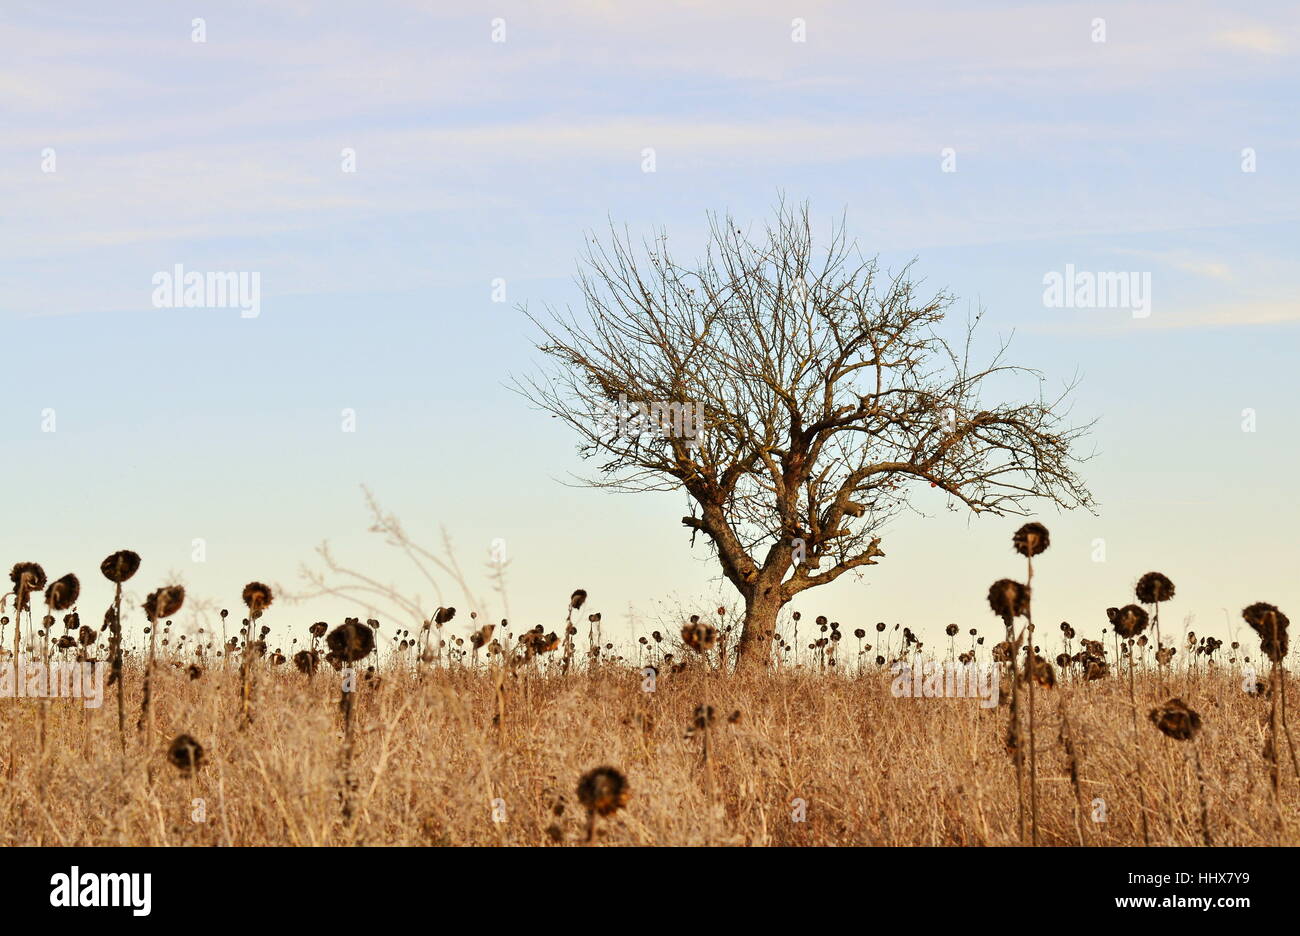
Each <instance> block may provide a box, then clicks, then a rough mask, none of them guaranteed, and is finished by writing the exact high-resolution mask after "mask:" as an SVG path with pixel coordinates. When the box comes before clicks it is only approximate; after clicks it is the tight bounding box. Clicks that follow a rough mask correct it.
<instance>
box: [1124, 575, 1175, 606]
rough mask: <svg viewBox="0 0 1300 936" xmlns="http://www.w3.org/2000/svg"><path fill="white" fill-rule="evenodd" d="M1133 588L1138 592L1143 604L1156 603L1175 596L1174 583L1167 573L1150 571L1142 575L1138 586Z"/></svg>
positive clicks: (1138, 597)
mask: <svg viewBox="0 0 1300 936" xmlns="http://www.w3.org/2000/svg"><path fill="white" fill-rule="evenodd" d="M1133 590H1134V592H1136V593H1137V600H1138V601H1140V602H1142V603H1143V604H1156V603H1158V602H1161V601H1168V600H1169V599H1170V598H1172V597H1174V583H1173V582H1171V581H1169V577H1168V576H1167V575H1162V574H1161V573H1159V572H1148V573H1147V574H1146V575H1144V576H1142V577H1141V578H1140V579H1138V583H1137V588H1135V589H1133Z"/></svg>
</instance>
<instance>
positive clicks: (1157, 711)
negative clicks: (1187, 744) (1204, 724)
mask: <svg viewBox="0 0 1300 936" xmlns="http://www.w3.org/2000/svg"><path fill="white" fill-rule="evenodd" d="M1147 717H1148V718H1150V719H1151V721H1152V723H1154V724H1155V726H1156V727H1157V728H1159V729H1160V731H1161V733H1163V734H1165V735H1167V736H1169V737H1171V738H1173V739H1174V740H1175V741H1190V740H1191V739H1193V738H1195V737H1196V734H1197V732H1199V731H1200V730H1201V716H1200V715H1198V714H1197V713H1196V712H1194V711H1192V710H1191V709H1190V708H1189V707H1188V706H1187V703H1186V702H1184V701H1183V700H1182V699H1170V700H1169V701H1168V702H1166V703H1165V704H1164V705H1162V706H1160V707H1159V708H1153V709H1152V710H1151V711H1150V713H1149V714H1148V716H1147Z"/></svg>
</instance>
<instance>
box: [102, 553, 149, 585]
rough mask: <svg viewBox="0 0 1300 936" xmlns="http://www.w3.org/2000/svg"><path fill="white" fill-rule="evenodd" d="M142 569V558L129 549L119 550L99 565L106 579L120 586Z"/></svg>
mask: <svg viewBox="0 0 1300 936" xmlns="http://www.w3.org/2000/svg"><path fill="white" fill-rule="evenodd" d="M139 569H140V556H139V555H138V554H137V553H133V552H131V550H129V549H119V550H118V551H117V552H115V553H113V555H111V556H109V557H108V558H107V559H105V560H104V561H103V562H101V563H100V564H99V571H100V572H102V573H104V578H106V579H108V580H109V581H110V582H115V583H116V584H118V585H120V584H122V583H123V582H125V581H126V580H127V579H129V578H130V577H131V576H133V575H135V573H136V572H138V571H139Z"/></svg>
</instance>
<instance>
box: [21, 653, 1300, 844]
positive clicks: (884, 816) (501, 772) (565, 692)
mask: <svg viewBox="0 0 1300 936" xmlns="http://www.w3.org/2000/svg"><path fill="white" fill-rule="evenodd" d="M371 659H372V660H373V657H371ZM496 659H498V660H499V659H500V657H497V658H496ZM173 663H174V664H175V665H173ZM534 665H535V664H525V665H524V666H522V667H520V668H518V669H515V670H512V671H508V672H507V671H505V670H502V669H500V668H498V669H495V670H493V669H490V668H489V667H488V665H487V664H486V663H480V665H479V668H478V670H477V671H471V670H470V669H469V668H468V667H465V666H457V667H453V668H445V667H444V668H441V669H436V668H427V667H426V668H425V669H423V670H420V669H419V668H418V667H416V666H414V665H411V664H409V663H408V662H406V661H403V662H400V663H396V662H395V663H392V664H386V665H385V666H383V667H381V669H380V672H379V673H378V674H377V675H372V676H369V677H364V678H362V679H360V680H359V690H358V694H357V696H356V710H355V718H356V723H355V724H356V738H355V749H354V752H353V756H352V771H351V776H352V777H353V784H354V786H355V789H354V791H353V793H352V794H351V800H352V803H353V807H354V808H353V810H352V814H351V817H350V818H345V816H344V812H343V810H342V808H341V803H342V797H341V792H342V788H341V784H342V782H343V780H342V776H343V771H342V768H341V760H340V751H341V747H342V741H343V728H342V719H341V715H340V705H339V698H340V694H339V684H340V676H339V674H338V673H337V672H335V671H334V670H332V669H331V668H329V667H322V669H321V671H320V672H319V673H317V675H316V676H315V678H314V679H313V680H310V681H309V680H308V678H307V677H306V676H304V675H302V674H300V673H297V672H295V671H294V670H293V666H292V664H291V663H290V664H287V665H281V666H271V665H270V664H269V662H268V661H267V660H266V659H259V660H257V661H255V662H254V664H253V669H254V670H255V672H254V680H253V685H254V689H253V692H254V696H253V713H254V717H253V721H252V724H251V725H249V726H247V727H241V719H240V704H241V678H240V671H239V670H240V668H239V663H238V660H236V659H231V660H228V661H227V666H226V668H225V669H223V668H222V665H221V662H220V661H218V662H217V663H216V665H215V666H211V667H206V668H205V670H204V673H203V675H202V676H201V677H200V678H199V679H197V680H191V679H190V678H189V676H188V674H187V673H186V669H185V667H184V666H182V665H180V663H179V661H160V669H159V671H158V672H157V674H156V676H155V679H154V686H153V699H154V702H153V704H154V718H155V720H156V733H155V735H154V736H152V737H148V738H144V737H143V736H142V735H141V734H139V733H137V732H136V730H135V721H136V717H137V716H138V713H139V711H140V701H141V700H140V686H141V673H140V671H139V669H138V668H136V664H134V663H131V662H128V665H127V671H126V675H127V679H126V686H127V699H126V701H127V708H126V711H127V726H128V728H127V739H126V740H127V745H126V754H125V756H123V754H122V750H121V747H120V745H119V738H118V726H117V716H116V702H115V700H114V699H113V697H112V695H111V693H112V691H113V690H111V689H110V690H107V694H106V698H105V701H104V705H103V707H102V708H99V709H95V710H88V709H85V708H84V707H83V706H82V704H81V702H80V701H76V700H66V699H60V700H53V701H37V700H15V699H4V700H0V731H3V736H4V739H5V743H3V744H0V758H4V761H5V763H4V765H3V769H0V842H2V843H3V844H6V845H10V844H46V845H51V844H105V845H128V844H129V845H137V844H150V845H262V844H293V845H339V844H366V845H380V844H400V845H433V844H437V845H553V844H556V842H557V840H558V841H559V842H564V843H571V844H580V843H582V842H583V841H584V840H585V838H586V831H587V815H586V813H585V811H584V810H583V809H582V807H581V806H580V804H579V803H578V798H577V795H576V789H577V785H578V782H579V779H580V777H581V776H582V775H583V774H584V773H585V772H586V771H588V770H591V769H592V768H594V767H598V766H603V765H610V766H613V767H616V768H617V769H618V770H619V771H621V772H622V773H623V774H624V775H625V776H626V777H627V779H628V781H629V783H630V787H631V797H630V800H629V801H628V804H627V806H626V808H625V809H622V810H620V811H617V812H615V813H613V814H612V815H610V816H608V817H604V818H601V819H600V820H599V821H598V822H597V824H596V837H595V841H597V842H600V843H608V844H644V845H649V844H706V843H711V844H753V845H828V844H846V845H847V844H888V845H897V844H904V845H914V844H927V845H929V844H933V845H1007V844H1016V843H1017V842H1019V841H1020V837H1019V830H1018V823H1017V791H1016V788H1015V772H1014V769H1013V765H1012V761H1011V759H1010V757H1009V756H1008V754H1007V753H1006V750H1005V748H1004V746H1003V744H1004V741H1005V738H1006V733H1007V721H1008V719H1007V708H1006V706H1005V705H1004V706H1001V707H998V708H994V709H985V708H982V707H980V705H979V704H978V702H977V701H975V700H958V699H909V698H894V697H893V695H892V694H891V693H890V681H891V677H890V676H889V674H888V673H887V672H884V671H881V670H876V669H871V670H868V671H867V672H865V673H863V674H862V675H860V676H856V677H855V676H848V675H845V674H840V675H829V674H822V673H819V672H816V671H812V670H809V671H805V670H802V669H800V670H791V669H786V670H784V671H782V672H769V673H764V674H759V675H755V676H752V677H745V676H741V677H736V676H726V675H723V674H720V673H718V672H717V671H716V670H707V669H705V668H704V667H703V666H702V665H701V664H700V662H699V661H698V660H694V661H692V662H691V663H690V664H688V666H687V667H686V669H685V670H684V671H683V672H680V673H674V672H671V670H665V671H664V672H663V673H662V674H661V675H660V676H659V678H658V680H657V685H656V691H654V692H653V693H647V692H645V691H643V690H642V676H641V674H640V673H639V672H638V671H637V670H635V669H633V668H631V667H624V666H620V665H618V664H605V665H602V666H599V667H597V668H596V670H595V671H594V672H587V671H586V670H583V671H574V672H571V673H570V674H569V675H568V676H567V677H560V676H558V675H554V674H552V675H545V674H544V673H543V672H541V671H536V672H535V671H533V667H534ZM498 676H500V677H501V678H500V679H498ZM1164 679H1165V682H1166V683H1167V685H1166V687H1165V691H1164V692H1163V693H1162V692H1161V691H1160V689H1159V686H1158V677H1157V675H1156V674H1155V673H1154V672H1152V671H1149V670H1144V671H1139V673H1138V676H1137V679H1136V695H1137V703H1138V708H1139V713H1138V715H1139V717H1138V721H1137V730H1138V732H1139V737H1138V741H1139V743H1138V745H1137V746H1136V747H1137V749H1138V750H1140V752H1141V756H1142V758H1143V765H1142V776H1143V777H1144V778H1145V779H1144V785H1145V786H1144V792H1145V802H1146V804H1147V807H1148V809H1149V814H1148V823H1149V827H1150V836H1151V843H1152V844H1153V845H1159V844H1176V845H1199V844H1201V843H1202V841H1203V832H1202V829H1201V806H1200V801H1199V797H1198V784H1197V776H1196V768H1195V763H1194V757H1193V752H1194V748H1193V745H1195V746H1196V748H1197V749H1199V752H1200V755H1201V761H1202V765H1203V771H1204V784H1205V791H1206V803H1207V814H1208V822H1209V826H1210V832H1211V834H1212V836H1213V841H1214V843H1215V844H1221V845H1267V844H1276V843H1278V842H1285V843H1289V844H1294V843H1297V842H1300V834H1298V832H1300V790H1298V789H1297V780H1296V777H1295V776H1294V775H1293V773H1292V771H1291V770H1290V764H1289V763H1288V762H1287V758H1286V752H1285V750H1284V751H1282V752H1280V754H1281V759H1282V761H1283V763H1284V765H1285V767H1286V769H1285V770H1284V772H1283V773H1282V775H1281V784H1280V787H1281V792H1280V796H1279V801H1278V805H1280V816H1281V821H1282V828H1281V829H1280V830H1279V828H1278V825H1277V819H1278V814H1279V810H1278V809H1276V808H1275V801H1274V794H1273V790H1272V787H1271V784H1270V781H1269V761H1268V760H1267V759H1266V757H1265V754H1264V747H1265V744H1266V740H1267V737H1268V724H1269V713H1270V707H1271V703H1270V700H1269V699H1267V698H1264V697H1263V696H1262V695H1261V696H1252V695H1250V694H1248V693H1246V692H1245V691H1243V689H1242V685H1241V679H1240V677H1239V676H1238V675H1236V674H1235V672H1234V671H1233V670H1232V669H1231V668H1229V667H1225V666H1219V667H1210V668H1209V670H1208V671H1206V670H1205V668H1204V667H1203V668H1202V671H1201V672H1200V673H1189V672H1186V671H1176V672H1172V673H1171V672H1170V671H1169V670H1166V672H1165V676H1164ZM1288 682H1293V681H1292V680H1289V681H1288ZM498 684H499V685H500V688H499V689H498ZM1005 688H1006V687H1005V685H1004V690H1005ZM1008 694H1009V693H1007V692H1005V691H1004V693H1003V696H1004V698H1005V697H1006V695H1008ZM1171 695H1177V696H1180V697H1181V698H1182V699H1184V700H1186V701H1187V703H1188V704H1190V705H1191V706H1192V707H1193V708H1195V709H1196V710H1197V711H1199V712H1200V713H1201V716H1202V718H1203V720H1204V729H1203V730H1202V731H1201V732H1200V734H1199V735H1198V736H1197V739H1196V740H1195V741H1194V742H1178V741H1174V740H1171V739H1168V738H1166V737H1165V736H1163V735H1162V734H1160V733H1159V732H1158V731H1157V730H1156V728H1155V727H1154V726H1153V725H1152V724H1151V722H1150V721H1149V720H1148V718H1147V712H1148V709H1150V708H1153V707H1155V706H1157V705H1159V704H1162V703H1163V702H1164V701H1165V700H1166V699H1167V698H1168V697H1169V696H1171ZM1062 697H1064V699H1065V700H1066V703H1067V707H1066V711H1067V712H1068V716H1069V721H1070V729H1071V732H1070V737H1071V741H1072V744H1073V749H1074V751H1075V753H1076V755H1077V757H1078V765H1079V773H1078V777H1079V787H1078V789H1079V791H1080V793H1081V796H1082V799H1083V800H1084V806H1085V812H1084V813H1083V815H1082V816H1080V815H1079V814H1078V802H1079V800H1078V798H1077V797H1076V791H1075V786H1074V785H1073V784H1072V783H1071V780H1070V778H1069V766H1068V760H1067V757H1066V754H1065V750H1064V747H1063V743H1062V740H1061V730H1060V729H1061V714H1060V713H1061V706H1060V700H1061V699H1062ZM1035 702H1036V709H1037V711H1036V712H1035V717H1036V727H1037V730H1036V736H1037V773H1038V783H1039V790H1038V824H1039V837H1040V842H1041V843H1042V844H1045V845H1077V844H1079V843H1080V841H1081V839H1082V841H1083V842H1085V843H1086V844H1089V845H1133V844H1139V845H1140V844H1141V843H1142V840H1143V837H1142V831H1141V824H1140V822H1139V813H1138V809H1139V807H1138V803H1139V796H1138V788H1137V780H1136V777H1137V771H1136V770H1135V764H1134V751H1135V745H1134V738H1133V718H1132V712H1131V709H1130V706H1129V701H1128V686H1127V679H1126V678H1122V679H1116V678H1113V677H1112V678H1107V679H1102V680H1098V681H1095V682H1090V683H1085V682H1082V681H1071V680H1068V679H1063V680H1062V681H1061V684H1060V685H1059V686H1058V687H1057V688H1056V689H1050V690H1049V689H1041V688H1040V689H1039V691H1038V692H1037V694H1036V697H1035ZM1292 702H1294V698H1293V699H1292ZM1025 704H1026V702H1025V698H1024V696H1023V695H1022V698H1021V705H1022V706H1023V705H1025ZM701 705H708V706H712V707H713V709H714V710H715V713H716V717H715V719H714V721H713V723H712V724H711V725H710V726H709V727H708V728H707V729H704V730H700V729H699V728H698V727H697V728H696V730H695V731H693V732H692V733H691V736H690V737H687V734H688V730H689V729H690V728H691V727H692V723H693V721H694V720H695V714H696V710H697V707H698V706H701ZM42 708H44V709H45V729H44V730H45V732H46V744H45V748H44V751H43V752H42V748H41V740H40V738H41V725H42V714H41V710H42ZM498 711H504V719H502V720H500V721H499V722H497V723H494V717H495V716H496V715H497V713H498ZM737 711H738V712H739V713H740V716H739V719H738V721H736V722H735V723H732V722H730V721H729V717H730V716H731V715H732V713H733V712H737ZM183 733H185V734H189V735H192V736H193V737H194V738H195V739H197V741H198V742H199V743H200V744H201V745H202V746H203V749H204V750H203V761H202V766H201V767H200V768H199V769H198V770H196V771H195V772H194V775H193V776H192V777H191V776H187V775H185V774H184V773H183V772H182V771H181V770H180V769H178V768H177V767H176V766H174V765H173V764H172V763H169V762H168V759H167V750H168V746H169V745H170V743H171V742H172V739H173V738H175V737H176V736H178V735H180V734H183ZM706 735H707V737H706ZM11 739H13V740H16V742H17V743H16V745H15V746H14V747H13V748H12V749H11V748H10V740H11ZM706 741H707V744H708V750H709V758H708V761H707V763H706V762H705V759H704V755H703V752H704V750H705V744H706ZM1283 746H1285V741H1283ZM11 751H12V754H11ZM11 756H12V757H13V759H12V760H11ZM796 799H798V800H802V801H803V802H804V804H805V807H804V809H805V815H806V821H802V822H796V821H793V819H792V813H794V812H795V811H796V810H797V808H798V804H797V803H794V802H793V801H795V800H796ZM200 800H201V801H202V803H201V804H200V803H199V802H198V801H200ZM494 800H498V801H500V802H497V803H496V804H495V808H494ZM1096 801H1102V802H1101V803H1100V804H1097V803H1096ZM200 806H201V808H202V810H203V821H194V818H193V817H194V816H195V815H197V813H196V810H197V809H199V808H200ZM557 808H558V809H559V814H557ZM1094 813H1096V816H1097V817H1102V816H1104V821H1094ZM494 815H495V816H496V817H497V818H503V821H494Z"/></svg>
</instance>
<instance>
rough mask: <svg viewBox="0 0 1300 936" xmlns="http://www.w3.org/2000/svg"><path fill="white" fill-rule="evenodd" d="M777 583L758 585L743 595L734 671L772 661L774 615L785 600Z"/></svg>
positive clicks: (749, 669) (752, 669) (753, 668)
mask: <svg viewBox="0 0 1300 936" xmlns="http://www.w3.org/2000/svg"><path fill="white" fill-rule="evenodd" d="M787 600H788V599H785V598H783V597H782V595H781V591H780V588H779V587H776V588H764V587H761V586H760V587H758V588H755V589H754V590H753V593H752V595H749V596H746V599H745V621H744V624H743V625H742V627H741V630H740V641H739V643H737V644H736V672H737V673H742V672H747V673H753V672H758V671H760V670H763V669H766V668H767V667H769V666H771V665H772V640H773V638H774V637H775V635H776V616H777V614H778V613H780V611H781V608H782V607H784V606H785V604H786V601H787Z"/></svg>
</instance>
